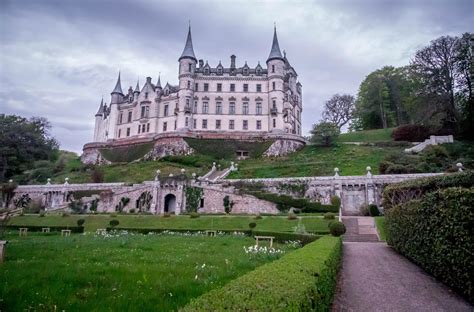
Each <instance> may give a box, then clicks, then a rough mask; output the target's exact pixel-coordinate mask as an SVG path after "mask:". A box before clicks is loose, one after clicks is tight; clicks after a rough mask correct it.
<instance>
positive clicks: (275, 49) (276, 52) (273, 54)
mask: <svg viewBox="0 0 474 312" xmlns="http://www.w3.org/2000/svg"><path fill="white" fill-rule="evenodd" d="M275 59H280V60H283V56H282V55H281V51H280V45H279V44H278V37H277V30H276V26H275V28H274V31H273V42H272V49H271V50H270V55H268V59H267V62H269V61H271V60H275Z"/></svg>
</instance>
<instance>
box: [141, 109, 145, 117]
mask: <svg viewBox="0 0 474 312" xmlns="http://www.w3.org/2000/svg"><path fill="white" fill-rule="evenodd" d="M145 108H146V107H145V106H142V114H141V118H143V117H145Z"/></svg>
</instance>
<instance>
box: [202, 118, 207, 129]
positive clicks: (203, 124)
mask: <svg viewBox="0 0 474 312" xmlns="http://www.w3.org/2000/svg"><path fill="white" fill-rule="evenodd" d="M202 128H203V129H207V119H203V120H202Z"/></svg>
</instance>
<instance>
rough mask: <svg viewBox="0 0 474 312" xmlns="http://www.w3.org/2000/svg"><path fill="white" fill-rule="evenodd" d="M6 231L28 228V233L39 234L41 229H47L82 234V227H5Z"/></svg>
mask: <svg viewBox="0 0 474 312" xmlns="http://www.w3.org/2000/svg"><path fill="white" fill-rule="evenodd" d="M7 228H8V229H14V230H18V229H19V228H28V232H41V230H42V229H43V228H49V229H50V231H51V232H59V231H61V230H71V233H84V227H83V226H58V225H7Z"/></svg>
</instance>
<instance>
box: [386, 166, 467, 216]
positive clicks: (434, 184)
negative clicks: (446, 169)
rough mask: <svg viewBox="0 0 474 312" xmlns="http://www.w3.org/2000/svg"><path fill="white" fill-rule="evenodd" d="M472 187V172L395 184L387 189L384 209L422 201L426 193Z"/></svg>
mask: <svg viewBox="0 0 474 312" xmlns="http://www.w3.org/2000/svg"><path fill="white" fill-rule="evenodd" d="M472 186H474V172H472V171H469V172H461V173H453V174H448V175H442V176H435V177H429V178H421V179H415V180H409V181H405V182H401V183H395V184H391V185H388V186H387V187H385V189H384V192H383V203H382V207H383V208H384V211H385V210H388V209H391V208H392V207H394V206H396V205H399V204H402V203H404V202H408V201H410V200H412V199H420V198H422V197H423V196H424V195H425V194H426V193H429V192H433V191H436V190H439V189H444V188H448V187H472Z"/></svg>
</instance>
